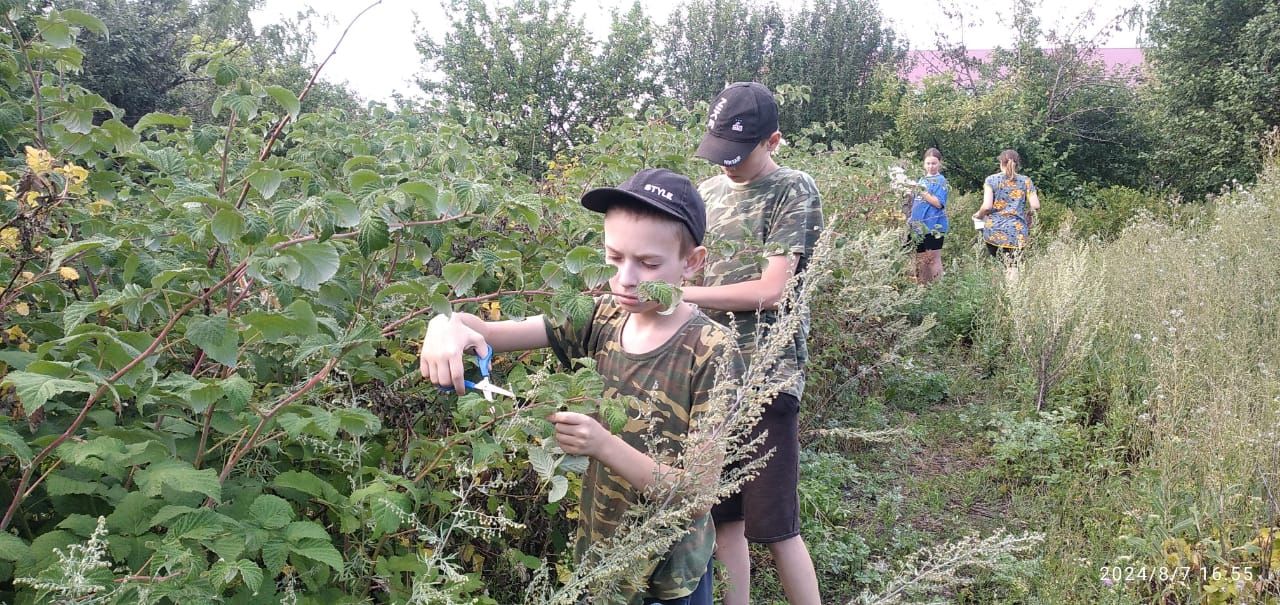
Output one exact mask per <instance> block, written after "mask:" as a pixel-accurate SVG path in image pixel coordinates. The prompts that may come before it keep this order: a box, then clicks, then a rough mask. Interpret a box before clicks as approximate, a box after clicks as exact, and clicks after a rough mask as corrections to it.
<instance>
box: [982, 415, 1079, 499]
mask: <svg viewBox="0 0 1280 605" xmlns="http://www.w3.org/2000/svg"><path fill="white" fill-rule="evenodd" d="M988 434H989V436H990V437H991V453H992V457H993V458H995V460H996V461H997V462H999V463H1000V464H1001V465H1002V469H1003V470H1004V472H1005V474H1006V475H1007V476H1008V477H1010V478H1012V479H1014V480H1017V481H1023V482H1029V481H1035V482H1043V483H1050V484H1054V483H1059V482H1061V481H1062V480H1063V479H1064V478H1065V477H1066V476H1068V473H1069V472H1070V471H1072V470H1076V469H1079V468H1081V467H1080V462H1081V461H1082V458H1083V456H1084V454H1085V452H1086V449H1087V447H1088V438H1087V437H1088V436H1087V434H1086V432H1085V430H1084V429H1083V427H1081V426H1080V424H1079V423H1078V422H1076V414H1075V412H1073V411H1071V410H1069V409H1058V410H1046V411H1041V412H1039V413H1037V414H1036V415H1035V416H1034V417H1031V418H1021V417H1020V416H1019V415H1018V413H1016V412H1003V413H1000V414H997V415H996V417H995V418H994V419H993V420H992V421H991V430H990V432H989V433H988Z"/></svg>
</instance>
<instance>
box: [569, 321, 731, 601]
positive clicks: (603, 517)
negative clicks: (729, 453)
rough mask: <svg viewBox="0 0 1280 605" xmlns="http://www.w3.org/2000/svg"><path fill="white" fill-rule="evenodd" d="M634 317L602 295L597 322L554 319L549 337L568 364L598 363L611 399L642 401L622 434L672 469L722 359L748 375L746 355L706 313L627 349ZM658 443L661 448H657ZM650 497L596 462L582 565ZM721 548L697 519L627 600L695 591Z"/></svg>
mask: <svg viewBox="0 0 1280 605" xmlns="http://www.w3.org/2000/svg"><path fill="white" fill-rule="evenodd" d="M630 315H631V314H630V313H628V312H627V311H624V310H623V309H622V308H621V307H619V306H618V305H617V303H616V302H614V299H613V298H612V297H610V296H602V297H599V298H597V299H596V302H595V310H594V312H593V313H592V316H591V321H589V322H587V323H586V324H584V325H583V326H580V327H575V326H574V325H573V324H572V322H566V323H565V324H564V325H553V324H552V323H551V321H550V319H547V320H545V325H546V330H547V340H548V341H549V342H550V343H551V348H552V350H553V351H555V354H556V357H558V358H559V359H560V361H561V362H562V363H564V364H565V365H570V364H571V363H572V360H574V359H577V358H581V357H590V358H592V359H594V360H595V362H596V371H597V372H598V373H599V374H600V376H602V377H603V378H604V383H605V390H604V396H605V397H613V396H615V395H629V396H632V397H635V398H636V399H635V400H634V401H636V402H638V403H637V404H636V405H633V406H629V408H628V409H627V423H626V425H625V426H624V427H623V429H622V432H621V433H620V435H619V436H620V437H622V440H623V441H625V442H626V443H627V444H629V445H631V446H632V447H634V448H636V449H637V450H640V451H641V452H644V453H646V454H647V455H649V457H651V458H653V459H654V460H655V461H657V462H658V463H661V464H668V465H670V464H672V463H673V462H674V461H675V459H676V457H677V456H678V455H679V454H680V452H681V451H682V449H683V444H684V439H685V435H686V434H687V433H689V432H690V430H691V427H697V424H698V422H699V420H700V418H701V417H702V416H703V415H704V414H706V412H707V410H708V409H709V407H710V403H711V402H710V396H711V390H712V388H713V387H714V386H715V378H716V370H717V368H718V365H719V360H721V359H723V358H724V357H725V356H726V355H727V356H730V359H729V361H730V363H731V364H733V365H732V366H731V368H733V371H736V372H741V370H742V361H741V357H739V356H738V355H737V351H736V350H735V348H734V345H733V339H732V338H731V337H730V335H729V332H728V330H726V329H725V327H724V326H721V325H719V324H716V323H715V322H713V321H711V320H710V319H709V318H708V317H707V316H706V315H705V314H703V313H702V312H701V311H699V312H696V313H695V314H694V316H693V317H692V318H691V319H690V320H689V321H688V322H686V323H685V324H684V325H683V326H681V328H680V329H679V330H677V331H676V333H675V334H674V335H672V336H671V338H670V339H668V340H667V342H665V343H663V344H662V345H661V346H659V347H658V348H656V349H654V350H652V351H649V352H647V353H640V354H636V353H628V352H626V351H624V350H623V349H622V328H623V326H624V325H626V322H627V318H628V317H630ZM637 406H638V407H637ZM655 438H657V439H656V441H655ZM650 443H655V447H654V449H653V450H651V449H650ZM643 499H644V496H643V494H642V493H641V492H640V491H638V490H636V489H634V488H633V487H632V486H631V484H630V483H628V482H627V480H626V479H623V478H622V477H621V476H619V475H617V474H614V473H613V472H612V471H610V469H609V468H608V467H606V466H604V465H603V464H600V463H599V462H596V461H595V460H592V461H591V462H590V464H589V465H588V466H587V472H586V475H585V476H584V477H583V480H582V510H581V515H580V519H581V521H580V522H579V526H578V535H577V541H576V543H575V548H574V554H575V556H576V558H577V559H578V560H580V561H581V559H582V557H583V555H584V553H585V552H586V549H587V547H588V546H590V545H591V544H592V543H595V542H599V541H600V540H604V539H607V538H609V537H610V536H613V535H614V533H615V531H616V530H617V528H618V526H619V525H620V524H621V523H622V522H623V521H624V518H625V517H626V515H627V512H628V510H629V509H631V508H632V507H633V506H635V505H637V504H640V503H641V502H642V501H643ZM714 546H715V530H714V529H713V527H712V524H711V516H710V515H709V514H706V515H702V516H700V517H698V518H696V519H694V520H693V522H692V523H691V524H690V530H689V533H687V534H685V535H684V536H683V537H682V538H681V539H680V541H679V542H677V543H676V544H675V545H674V546H672V548H671V550H670V551H668V552H667V554H666V556H665V557H663V558H662V559H661V560H655V561H651V562H650V564H649V566H648V569H649V570H650V571H649V576H648V582H647V587H644V586H639V587H635V588H632V589H626V588H624V591H625V594H623V595H619V596H620V597H621V602H627V603H642V602H643V600H644V599H645V598H656V599H674V598H678V597H682V596H685V595H688V594H690V593H692V592H693V590H694V589H695V588H697V586H698V581H699V580H700V579H701V578H702V575H703V574H704V573H706V570H707V562H708V561H710V560H711V552H712V550H713V549H714ZM637 589H638V590H639V592H637V591H636V590H637ZM613 601H614V598H608V599H601V600H599V601H593V602H613Z"/></svg>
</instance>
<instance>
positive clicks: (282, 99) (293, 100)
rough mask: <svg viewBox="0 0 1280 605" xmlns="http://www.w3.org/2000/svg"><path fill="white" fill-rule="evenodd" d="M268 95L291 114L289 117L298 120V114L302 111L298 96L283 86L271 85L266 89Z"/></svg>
mask: <svg viewBox="0 0 1280 605" xmlns="http://www.w3.org/2000/svg"><path fill="white" fill-rule="evenodd" d="M264 88H265V89H266V91H267V94H268V95H270V96H271V98H272V99H275V102H276V103H279V104H280V106H281V107H283V108H284V110H285V111H287V112H289V117H290V118H291V119H292V118H297V117H298V112H299V111H302V104H301V103H299V102H298V95H295V94H293V91H292V90H289V89H288V88H285V87H283V86H276V85H274V84H273V85H270V86H265V87H264Z"/></svg>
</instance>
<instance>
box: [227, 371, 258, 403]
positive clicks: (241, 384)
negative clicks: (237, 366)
mask: <svg viewBox="0 0 1280 605" xmlns="http://www.w3.org/2000/svg"><path fill="white" fill-rule="evenodd" d="M219 385H220V386H221V387H222V394H223V395H224V396H226V398H227V401H228V402H230V403H231V405H232V407H234V408H235V409H237V410H239V409H243V408H244V407H245V406H246V405H248V404H249V400H250V399H252V398H253V384H252V383H250V382H249V381H248V380H245V379H244V378H242V377H241V376H240V375H239V374H232V375H231V376H228V377H226V378H223V379H222V381H221V382H220V383H219Z"/></svg>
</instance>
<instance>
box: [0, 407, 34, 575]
mask: <svg viewBox="0 0 1280 605" xmlns="http://www.w3.org/2000/svg"><path fill="white" fill-rule="evenodd" d="M4 450H9V451H10V452H13V455H14V456H17V457H18V461H19V462H21V463H22V464H23V465H24V466H25V465H26V464H27V463H29V462H31V448H30V447H27V441H26V440H25V439H23V438H22V436H21V435H19V434H18V432H17V431H15V430H13V427H12V426H10V425H9V420H8V419H7V418H6V419H3V420H0V452H3V451H4ZM0 550H3V549H0Z"/></svg>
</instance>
